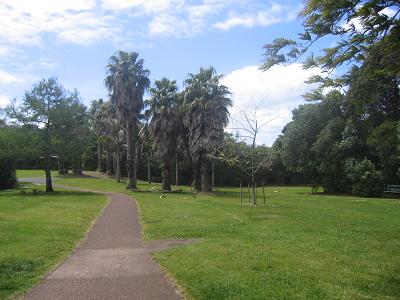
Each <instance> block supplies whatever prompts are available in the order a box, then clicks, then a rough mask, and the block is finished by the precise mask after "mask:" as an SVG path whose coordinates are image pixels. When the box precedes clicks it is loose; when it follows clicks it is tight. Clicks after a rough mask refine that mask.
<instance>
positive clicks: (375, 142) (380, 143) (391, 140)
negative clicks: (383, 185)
mask: <svg viewBox="0 0 400 300" xmlns="http://www.w3.org/2000/svg"><path fill="white" fill-rule="evenodd" d="M399 133H400V122H393V121H386V122H384V123H382V124H381V125H380V126H378V127H377V128H375V129H374V131H373V132H372V133H371V135H370V136H369V137H368V140H367V143H368V145H369V146H371V147H373V149H374V150H375V151H376V152H377V153H378V156H379V160H380V162H381V164H382V173H383V178H384V180H385V181H386V182H388V183H391V182H396V177H397V180H399V179H400V178H399V177H398V176H399V175H400V174H398V173H397V172H398V167H399V165H400V151H399V150H400V148H399V147H400V135H399ZM396 173H397V174H396Z"/></svg>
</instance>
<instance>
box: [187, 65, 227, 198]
mask: <svg viewBox="0 0 400 300" xmlns="http://www.w3.org/2000/svg"><path fill="white" fill-rule="evenodd" d="M221 79H222V75H217V73H216V71H215V69H214V68H213V67H209V68H200V71H199V73H197V74H188V77H187V79H186V80H185V84H186V90H185V102H184V106H185V110H186V111H185V120H184V123H185V126H186V127H187V128H188V138H189V149H190V156H191V159H192V161H193V165H194V182H193V187H194V189H195V190H196V191H200V190H201V191H202V192H211V191H212V184H211V177H210V174H209V171H210V160H209V154H210V152H211V151H212V149H213V148H215V147H216V146H218V145H219V144H220V143H221V142H222V140H223V134H224V127H225V126H226V125H227V124H228V117H229V112H228V108H229V107H230V106H231V105H232V101H231V99H230V98H228V95H229V94H230V92H229V90H228V88H227V87H226V86H224V85H221V84H220V80H221ZM200 182H201V184H199V183H200Z"/></svg>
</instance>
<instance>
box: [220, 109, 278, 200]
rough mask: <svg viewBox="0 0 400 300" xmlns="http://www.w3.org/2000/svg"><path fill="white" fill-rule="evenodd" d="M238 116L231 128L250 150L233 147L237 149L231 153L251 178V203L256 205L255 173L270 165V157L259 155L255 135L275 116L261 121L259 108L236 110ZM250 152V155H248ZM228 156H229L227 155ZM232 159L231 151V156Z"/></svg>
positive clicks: (263, 154)
mask: <svg viewBox="0 0 400 300" xmlns="http://www.w3.org/2000/svg"><path fill="white" fill-rule="evenodd" d="M237 111H238V117H237V118H235V119H234V120H233V123H234V126H235V127H233V128H232V129H233V130H235V131H236V132H237V136H238V137H239V138H241V139H242V140H243V141H247V142H249V143H250V151H248V149H243V148H242V149H241V148H239V147H234V148H233V149H234V150H239V151H237V152H236V153H235V154H233V157H235V156H236V158H234V160H235V162H236V164H237V165H238V166H239V167H240V168H241V169H242V170H243V171H244V172H245V173H246V174H248V175H249V176H250V178H251V187H252V192H253V193H252V194H253V197H252V199H253V204H254V205H257V200H256V175H257V173H258V172H259V171H261V170H262V169H268V168H269V167H270V166H271V157H270V156H269V155H268V154H267V155H265V153H262V154H261V155H257V154H260V153H258V152H259V151H257V150H259V149H257V147H256V146H257V144H256V143H257V137H258V135H259V133H260V131H261V130H262V128H263V127H265V126H266V125H267V124H268V123H270V122H272V121H273V120H274V119H275V118H272V119H270V120H267V121H261V120H260V118H259V116H257V114H259V109H258V108H254V109H253V110H249V109H241V108H239V109H238V110H237ZM249 154H250V155H249ZM228 157H229V156H228ZM230 160H232V153H231V158H230Z"/></svg>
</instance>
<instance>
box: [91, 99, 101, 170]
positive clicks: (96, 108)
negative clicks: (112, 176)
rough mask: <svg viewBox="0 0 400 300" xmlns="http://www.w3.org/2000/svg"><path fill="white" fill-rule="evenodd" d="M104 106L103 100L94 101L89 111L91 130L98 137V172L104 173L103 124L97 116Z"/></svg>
mask: <svg viewBox="0 0 400 300" xmlns="http://www.w3.org/2000/svg"><path fill="white" fill-rule="evenodd" d="M102 105H103V99H99V100H93V101H92V103H91V105H90V109H89V117H90V118H89V120H90V126H91V129H92V130H93V131H94V132H95V134H96V137H97V172H103V165H102V161H103V159H102V152H103V151H102V147H101V141H100V138H99V137H100V135H101V131H102V128H101V124H100V123H99V119H98V118H97V115H98V114H99V113H100V109H101V106H102Z"/></svg>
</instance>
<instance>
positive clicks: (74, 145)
mask: <svg viewBox="0 0 400 300" xmlns="http://www.w3.org/2000/svg"><path fill="white" fill-rule="evenodd" d="M53 117H54V122H53V126H52V144H53V149H54V152H55V153H56V154H57V157H58V164H59V168H58V169H59V173H60V174H65V173H67V172H68V165H66V163H69V164H70V165H71V167H72V170H73V172H74V173H77V174H81V173H82V155H83V153H84V151H85V150H86V147H87V145H88V135H89V123H88V114H87V109H86V106H85V105H83V104H82V103H81V99H80V97H79V95H78V93H77V91H73V92H71V93H69V94H68V95H67V96H66V97H65V98H64V100H63V101H62V102H60V103H59V104H58V105H57V109H55V110H54V112H53Z"/></svg>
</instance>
